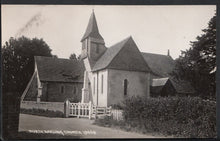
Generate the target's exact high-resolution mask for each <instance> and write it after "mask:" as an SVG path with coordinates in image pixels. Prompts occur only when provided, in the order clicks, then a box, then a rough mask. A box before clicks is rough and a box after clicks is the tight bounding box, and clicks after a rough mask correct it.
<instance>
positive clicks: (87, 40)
mask: <svg viewBox="0 0 220 141" xmlns="http://www.w3.org/2000/svg"><path fill="white" fill-rule="evenodd" d="M81 42H82V53H81V58H82V59H84V58H86V57H88V59H89V60H90V62H96V61H97V60H98V59H99V57H100V56H101V55H102V54H103V53H104V52H105V51H106V47H105V41H104V39H103V37H102V36H101V34H100V33H99V29H98V25H97V21H96V17H95V13H94V11H93V12H92V14H91V16H90V19H89V23H88V26H87V28H86V32H85V34H84V35H83V37H82V39H81Z"/></svg>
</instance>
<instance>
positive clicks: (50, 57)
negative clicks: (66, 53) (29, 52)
mask: <svg viewBox="0 0 220 141" xmlns="http://www.w3.org/2000/svg"><path fill="white" fill-rule="evenodd" d="M34 58H49V59H57V60H70V61H71V59H69V58H56V57H52V56H34Z"/></svg>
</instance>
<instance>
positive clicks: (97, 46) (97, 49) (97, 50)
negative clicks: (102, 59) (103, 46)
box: [95, 44, 99, 53]
mask: <svg viewBox="0 0 220 141" xmlns="http://www.w3.org/2000/svg"><path fill="white" fill-rule="evenodd" d="M95 47H96V53H99V45H98V44H95Z"/></svg>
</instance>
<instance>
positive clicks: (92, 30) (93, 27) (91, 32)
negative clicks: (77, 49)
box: [81, 10, 103, 42]
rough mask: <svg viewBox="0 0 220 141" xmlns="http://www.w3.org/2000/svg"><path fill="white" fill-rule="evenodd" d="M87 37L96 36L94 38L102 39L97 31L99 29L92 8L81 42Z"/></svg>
mask: <svg viewBox="0 0 220 141" xmlns="http://www.w3.org/2000/svg"><path fill="white" fill-rule="evenodd" d="M87 37H93V38H96V39H101V40H103V38H102V36H101V35H100V33H99V29H98V25H97V22H96V18H95V13H94V10H93V11H92V14H91V16H90V19H89V24H88V26H87V28H86V32H85V34H84V36H83V38H82V39H81V42H82V41H84V40H85V39H86V38H87Z"/></svg>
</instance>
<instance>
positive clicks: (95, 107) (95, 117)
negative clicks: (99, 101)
mask: <svg viewBox="0 0 220 141" xmlns="http://www.w3.org/2000/svg"><path fill="white" fill-rule="evenodd" d="M96 118H97V105H96V106H95V119H96Z"/></svg>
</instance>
